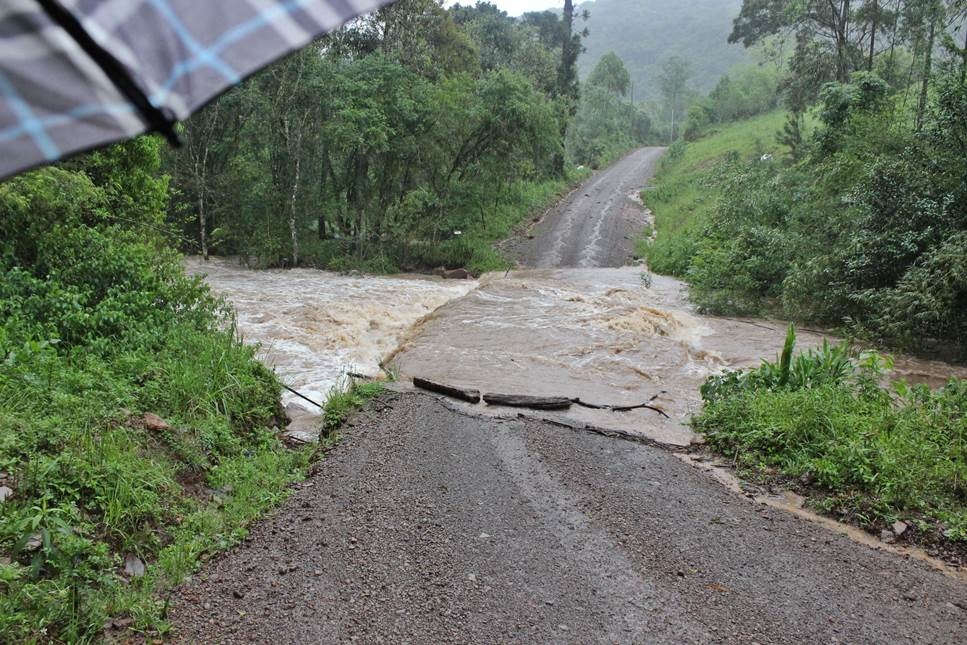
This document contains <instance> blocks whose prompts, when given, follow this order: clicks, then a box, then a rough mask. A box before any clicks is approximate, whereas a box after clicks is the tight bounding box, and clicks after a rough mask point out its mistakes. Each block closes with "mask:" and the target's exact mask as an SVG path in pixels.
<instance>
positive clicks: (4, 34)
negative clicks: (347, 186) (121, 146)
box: [0, 0, 391, 178]
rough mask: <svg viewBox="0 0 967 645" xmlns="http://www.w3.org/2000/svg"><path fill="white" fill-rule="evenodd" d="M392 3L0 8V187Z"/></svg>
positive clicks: (157, 122) (190, 103)
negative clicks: (14, 176)
mask: <svg viewBox="0 0 967 645" xmlns="http://www.w3.org/2000/svg"><path fill="white" fill-rule="evenodd" d="M390 1H391V0H0V178H2V177H6V176H9V175H12V174H15V173H17V172H20V171H22V170H24V169H26V168H30V167H32V166H35V165H39V164H43V163H49V162H52V161H56V160H57V159H60V158H62V157H64V156H66V155H68V154H71V153H73V152H77V151H80V150H86V149H89V148H93V147H97V146H100V145H104V144H107V143H111V142H114V141H118V140H121V139H125V138H128V137H132V136H135V135H138V134H141V133H143V132H146V131H155V132H160V133H162V134H164V135H166V136H167V137H168V138H169V139H170V140H173V141H174V140H176V139H177V135H176V134H175V132H174V129H173V127H174V123H175V122H176V121H177V120H181V119H184V118H186V117H187V116H188V115H189V114H191V113H192V112H193V111H194V110H197V109H198V108H199V107H201V106H203V105H204V104H205V103H207V102H208V101H210V100H211V99H212V98H214V97H215V96H217V95H218V94H219V93H221V92H222V91H224V90H225V89H226V88H228V87H231V86H233V85H235V84H236V83H238V82H239V81H241V80H242V79H243V78H244V77H245V76H247V75H248V74H251V73H252V72H254V71H256V70H258V69H260V68H261V67H263V66H265V65H267V64H268V63H270V62H272V61H274V60H276V59H277V58H279V57H280V56H282V55H284V54H286V53H288V52H291V51H293V50H295V49H298V48H300V47H303V46H304V45H306V44H307V43H309V42H310V41H311V40H312V39H313V38H315V37H317V36H319V35H321V34H324V33H327V32H329V31H332V30H333V29H336V28H338V27H339V26H341V25H342V24H343V23H345V22H346V21H348V20H350V19H352V18H355V17H357V16H359V15H361V14H364V13H367V12H370V11H373V10H375V9H378V8H379V7H380V6H382V5H385V4H389V2H390Z"/></svg>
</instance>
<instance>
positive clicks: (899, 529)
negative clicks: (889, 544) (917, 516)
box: [893, 520, 910, 537]
mask: <svg viewBox="0 0 967 645" xmlns="http://www.w3.org/2000/svg"><path fill="white" fill-rule="evenodd" d="M909 528H910V525H909V524H907V523H906V522H903V521H899V520H898V521H896V522H894V523H893V532H894V533H895V534H896V536H897V537H900V536H901V535H903V534H904V533H906V532H907V529H909Z"/></svg>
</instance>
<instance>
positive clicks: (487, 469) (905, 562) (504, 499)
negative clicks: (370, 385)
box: [170, 150, 967, 643]
mask: <svg viewBox="0 0 967 645" xmlns="http://www.w3.org/2000/svg"><path fill="white" fill-rule="evenodd" d="M658 154H660V151H654V150H645V151H641V152H639V153H636V154H635V155H632V157H629V158H628V159H626V160H625V161H624V162H621V163H619V164H618V165H616V166H615V167H614V168H613V169H611V170H610V171H605V172H602V173H600V174H599V175H598V176H596V177H595V178H593V179H592V180H591V181H590V183H589V184H588V186H587V187H586V188H584V189H582V190H579V191H577V192H576V193H575V194H574V195H572V200H571V201H570V202H568V203H570V204H577V205H574V206H569V205H568V203H565V204H564V205H563V206H562V207H561V208H559V209H557V210H556V211H554V212H552V213H550V214H549V215H548V217H546V218H545V220H544V222H543V223H542V224H541V226H539V227H538V228H537V229H536V230H535V231H534V241H538V240H540V241H541V242H540V244H538V245H536V246H533V247H531V246H528V245H527V244H523V245H521V246H520V247H518V251H517V253H518V257H519V258H520V260H521V262H522V263H534V264H540V263H543V262H556V263H558V264H559V265H561V264H570V265H571V266H595V265H596V264H604V265H606V264H608V262H610V261H617V259H620V258H619V256H621V254H624V253H628V252H630V251H629V249H630V248H631V247H630V246H629V245H626V246H622V243H623V242H625V239H624V234H622V235H620V236H619V237H615V236H614V235H612V234H611V233H610V232H609V231H611V230H612V229H611V228H610V224H609V222H610V223H613V224H614V226H615V227H619V229H620V227H625V226H627V227H628V230H630V229H631V228H632V227H633V226H634V224H633V222H634V221H635V218H636V217H641V215H640V211H639V214H638V215H635V214H633V213H632V212H631V210H629V204H630V205H633V202H632V201H631V200H630V198H629V195H630V193H631V192H632V191H633V190H634V186H637V187H640V186H643V185H644V184H645V183H646V182H647V180H648V179H649V177H650V173H651V172H652V170H653V165H654V160H655V159H656V158H657V156H658ZM611 173H617V174H616V175H615V176H611V177H609V175H611ZM594 185H610V186H612V189H611V190H612V191H617V193H616V196H615V194H612V196H614V201H613V203H611V204H610V206H609V207H608V209H607V212H609V213H611V215H610V216H609V217H608V218H606V219H605V220H603V221H602V222H601V223H600V225H599V224H597V223H594V222H589V221H588V220H589V217H587V216H579V215H578V214H576V213H575V212H572V211H573V209H574V208H585V207H586V208H590V207H589V206H587V204H586V201H585V200H586V199H591V200H592V201H593V197H592V196H593V195H594V194H595V191H594V189H593V186H594ZM603 190H604V189H603V188H602V191H603ZM602 197H604V195H602ZM619 197H620V199H619ZM604 201H605V202H606V203H607V202H609V199H608V198H605V199H604ZM582 203H584V204H585V205H584V206H580V204H582ZM587 226H590V228H587ZM596 230H597V231H599V232H600V234H598V233H595V231H596ZM631 237H633V235H631ZM579 239H583V240H585V242H586V245H585V247H584V251H585V252H584V253H583V254H582V252H581V251H580V250H569V249H572V247H573V248H577V247H574V245H573V244H572V241H573V240H579ZM569 240H570V241H569ZM608 240H610V241H608ZM541 249H543V250H541ZM589 249H591V250H589ZM555 258H556V259H555ZM583 263H587V264H583ZM170 618H171V621H172V626H173V631H172V639H173V640H174V641H175V642H183V643H212V642H217V643H236V642H259V643H264V642H273V643H336V642H350V641H354V642H363V643H545V642H552V643H821V642H825V643H836V642H839V643H905V642H917V643H963V642H965V640H967V584H965V582H963V581H962V580H961V579H955V578H952V577H949V576H947V575H944V574H942V573H939V572H937V571H935V570H933V569H931V568H930V567H929V565H928V564H925V563H922V562H919V561H915V560H909V559H905V558H902V557H900V556H898V555H895V554H892V553H887V552H883V551H878V550H875V549H872V548H870V547H867V546H864V545H860V544H857V543H855V542H853V541H851V540H849V539H847V538H845V537H843V536H841V535H839V534H838V533H836V532H833V531H830V530H828V529H826V528H823V527H821V526H818V525H816V524H812V523H810V522H807V521H805V520H802V519H799V518H798V517H795V516H793V515H791V514H787V513H785V512H783V511H778V510H773V509H770V508H768V507H765V506H763V505H759V504H757V503H755V502H753V501H751V500H749V499H747V498H745V497H743V496H741V495H738V494H736V493H734V492H732V491H731V490H729V489H728V488H726V487H724V486H723V485H721V484H719V483H717V482H716V481H715V480H713V479H711V478H710V477H708V476H707V475H706V474H704V473H702V472H701V471H699V470H697V469H695V468H693V467H692V466H689V465H687V464H685V463H684V462H683V461H681V460H680V459H679V458H678V457H676V455H675V454H673V453H672V452H670V451H669V450H665V449H661V448H655V447H651V446H649V445H645V444H641V443H635V442H630V441H624V440H620V439H613V438H608V437H603V436H599V435H594V434H591V433H586V432H580V431H574V430H570V429H565V428H561V427H557V426H555V425H552V424H550V423H546V422H540V421H528V420H523V419H510V420H508V419H496V418H480V417H477V416H471V415H469V414H467V413H465V412H461V411H457V410H455V409H454V408H453V407H452V406H450V405H445V404H444V403H443V402H441V401H440V400H438V399H437V398H435V397H432V396H428V395H422V394H414V393H407V394H387V395H386V396H385V398H384V399H383V400H381V401H378V402H377V403H376V404H375V405H373V406H372V407H371V408H370V409H369V411H367V412H366V413H364V414H363V415H361V416H359V417H358V418H357V419H356V421H355V422H354V423H353V424H352V426H351V427H350V428H348V429H347V431H346V437H345V440H344V441H343V442H342V443H341V444H340V445H339V446H338V447H336V448H335V449H334V450H333V451H332V452H330V453H329V455H328V456H327V457H326V458H325V459H324V460H323V461H322V462H321V463H320V464H319V465H318V466H317V468H316V472H315V473H314V475H313V476H312V477H311V478H310V479H309V480H308V481H307V482H305V483H304V484H303V485H301V486H300V487H299V489H298V490H297V491H296V493H295V494H294V496H293V497H292V498H291V499H290V500H289V501H288V502H287V503H286V504H285V505H284V506H283V508H281V509H279V510H278V511H277V512H276V513H275V514H274V515H273V516H272V517H270V518H268V519H266V520H264V521H262V522H260V523H258V524H257V525H255V526H254V527H253V528H252V531H251V534H250V536H249V537H248V539H247V540H246V541H245V542H244V543H243V544H241V545H240V546H239V547H238V548H236V549H234V550H233V551H232V552H230V553H228V554H226V555H224V556H223V557H221V558H219V559H217V560H216V561H215V562H213V563H211V564H210V565H209V566H208V567H206V569H204V570H203V571H201V572H200V573H199V574H197V575H196V576H195V578H194V580H192V581H191V582H189V583H187V584H186V585H184V586H183V587H182V588H181V589H180V590H179V592H178V594H177V596H176V598H175V599H174V601H173V604H172V607H171V612H170Z"/></svg>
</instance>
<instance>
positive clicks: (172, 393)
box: [0, 139, 304, 642]
mask: <svg viewBox="0 0 967 645" xmlns="http://www.w3.org/2000/svg"><path fill="white" fill-rule="evenodd" d="M157 170H158V142H156V141H154V140H153V139H140V140H137V141H134V142H131V143H128V144H125V145H124V146H120V147H116V148H113V149H111V150H108V151H105V152H101V153H98V154H96V155H93V156H88V157H86V158H83V159H81V160H77V161H72V162H70V163H68V164H64V165H63V166H62V167H57V168H48V169H44V170H39V171H35V172H33V173H30V174H28V175H24V176H22V177H19V178H16V179H13V180H11V181H8V182H6V183H4V184H0V229H2V230H0V320H2V323H0V486H2V487H4V488H5V489H7V490H6V491H5V493H4V497H6V499H4V500H3V501H2V502H0V504H2V506H0V508H2V515H3V521H2V522H0V634H3V640H5V641H10V642H29V641H49V640H62V641H69V642H77V641H82V640H92V639H96V638H97V637H98V635H99V634H100V632H101V630H102V628H103V625H104V624H105V621H106V620H107V619H108V618H109V617H125V616H127V617H129V618H131V619H132V620H133V625H134V627H135V628H136V629H154V628H156V627H157V626H158V625H159V622H158V621H159V620H160V618H161V617H162V616H163V605H162V604H160V603H159V602H158V600H157V597H156V596H155V592H156V591H157V590H159V589H162V588H164V587H166V586H169V585H170V584H172V583H174V582H177V581H178V580H180V579H181V578H182V577H183V576H184V575H186V574H187V573H189V572H190V571H191V570H192V569H193V567H194V566H195V565H196V563H197V561H198V557H199V556H200V555H201V554H203V553H205V552H208V551H211V550H213V549H215V548H219V547H224V546H225V545H226V544H228V543H231V542H232V541H233V540H236V539H237V538H238V537H239V535H240V531H241V530H242V527H243V526H244V524H245V523H246V522H247V521H250V520H251V519H252V518H253V517H254V516H255V515H256V514H257V513H259V512H260V511H261V510H263V509H264V508H265V507H266V506H267V505H268V504H271V503H272V502H273V501H275V500H278V499H279V498H281V497H282V496H283V495H284V494H285V484H286V483H287V482H289V481H292V480H293V479H295V478H297V477H298V476H299V472H300V464H301V463H303V460H304V457H303V456H302V455H300V454H297V453H289V452H287V451H285V450H284V449H282V448H281V446H280V445H279V444H278V442H277V440H276V439H275V437H274V435H273V433H272V432H270V430H268V429H269V428H271V427H272V426H273V425H275V424H277V423H279V422H280V420H281V418H282V416H281V412H280V410H279V404H278V394H279V386H278V382H277V380H276V378H275V376H274V375H273V374H272V373H271V372H270V371H268V370H267V369H266V368H264V367H263V366H262V365H261V364H260V363H258V362H257V361H256V360H255V359H254V356H253V354H254V350H253V349H252V348H249V347H245V346H243V345H242V344H241V343H240V342H239V340H238V339H237V338H236V336H235V334H234V331H233V326H232V324H231V323H232V320H231V318H230V316H229V314H228V313H227V312H226V310H225V309H223V307H222V305H221V304H220V303H219V302H218V301H217V300H215V299H214V298H213V297H212V296H211V295H210V294H209V293H208V291H207V289H206V288H205V287H204V286H203V285H202V284H201V283H200V282H198V281H196V280H191V279H189V278H187V277H186V276H185V275H184V272H183V269H182V266H181V262H180V257H179V256H178V255H176V254H175V253H173V252H171V251H168V250H166V247H165V244H166V240H165V237H164V235H162V234H161V232H160V230H159V227H160V226H161V224H162V222H163V220H164V203H165V201H164V199H165V191H166V179H164V178H162V177H159V176H158V173H157ZM146 413H150V414H151V415H157V416H158V417H160V418H161V419H163V420H164V423H158V422H157V421H156V420H154V417H151V416H145V414H146ZM213 500H216V501H215V502H214V503H213ZM125 562H127V563H128V566H129V569H131V567H133V569H131V570H134V571H136V570H137V568H138V567H137V563H147V570H146V572H145V575H144V576H142V577H135V578H133V579H130V580H126V579H125V577H124V576H123V575H122V572H123V570H124V568H125ZM132 563H134V564H132Z"/></svg>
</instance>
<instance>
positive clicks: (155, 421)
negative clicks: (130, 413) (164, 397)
mask: <svg viewBox="0 0 967 645" xmlns="http://www.w3.org/2000/svg"><path fill="white" fill-rule="evenodd" d="M141 420H142V421H144V427H145V429H146V430H150V431H151V432H160V431H162V430H167V429H168V428H170V427H171V426H170V425H168V422H167V421H165V420H164V419H162V418H161V417H159V416H158V415H157V414H152V413H151V412H145V413H144V416H142V417H141Z"/></svg>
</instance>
